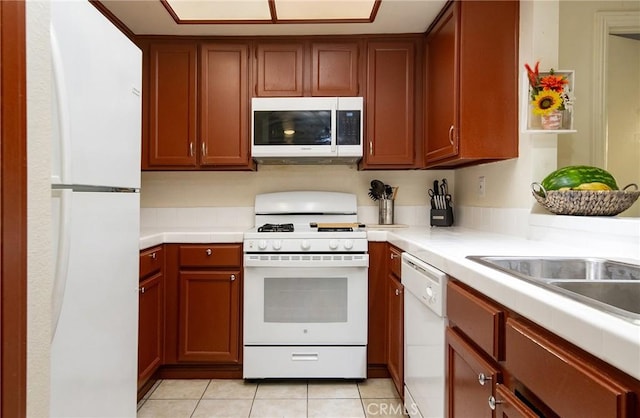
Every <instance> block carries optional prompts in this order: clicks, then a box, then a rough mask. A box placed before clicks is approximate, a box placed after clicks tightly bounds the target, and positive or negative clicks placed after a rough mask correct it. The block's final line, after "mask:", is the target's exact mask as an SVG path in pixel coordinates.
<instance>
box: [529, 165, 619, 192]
mask: <svg viewBox="0 0 640 418" xmlns="http://www.w3.org/2000/svg"><path fill="white" fill-rule="evenodd" d="M541 184H542V187H544V188H545V190H618V185H617V183H616V179H614V178H613V176H612V175H611V174H610V173H609V172H608V171H606V170H603V169H601V168H598V167H591V166H588V165H572V166H568V167H563V168H560V169H558V170H556V171H554V172H553V173H551V174H549V175H548V176H547V177H545V178H544V180H542V183H541Z"/></svg>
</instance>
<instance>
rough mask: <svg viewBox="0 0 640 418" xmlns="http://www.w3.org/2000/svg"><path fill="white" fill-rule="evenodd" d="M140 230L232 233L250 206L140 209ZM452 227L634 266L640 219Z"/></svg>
mask: <svg viewBox="0 0 640 418" xmlns="http://www.w3.org/2000/svg"><path fill="white" fill-rule="evenodd" d="M140 216H141V220H140V226H141V228H142V229H150V228H207V227H209V228H237V229H239V230H245V229H250V228H252V227H253V226H254V212H253V206H239V207H218V206H215V207H195V208H141V210H140ZM454 218H455V221H454V226H458V227H464V228H469V229H475V230H480V231H486V232H492V233H499V234H505V235H511V236H517V237H521V238H527V239H531V240H541V241H542V240H544V241H550V242H555V243H560V244H565V245H573V246H580V247H584V248H585V249H588V250H589V251H591V252H594V251H596V252H598V251H599V252H600V254H601V255H602V256H610V257H612V256H615V257H623V258H633V259H637V260H640V219H638V218H618V217H587V216H559V215H549V214H541V213H531V210H530V209H526V208H488V207H472V206H457V207H455V213H454ZM358 221H360V222H362V223H365V224H368V225H375V224H377V223H378V207H377V206H358ZM394 222H395V223H396V224H403V225H410V226H429V209H428V208H427V207H426V206H422V205H415V206H411V205H399V206H396V207H395V216H394Z"/></svg>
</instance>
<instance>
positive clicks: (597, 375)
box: [505, 318, 635, 418]
mask: <svg viewBox="0 0 640 418" xmlns="http://www.w3.org/2000/svg"><path fill="white" fill-rule="evenodd" d="M563 345H564V344H563V342H562V340H560V339H559V338H557V337H556V338H552V337H551V336H549V335H547V334H546V333H543V332H541V331H540V330H539V329H538V328H537V327H535V326H534V325H531V324H528V323H525V322H524V321H520V320H517V319H512V318H509V319H508V320H507V325H506V363H505V364H506V367H507V369H508V370H509V372H510V373H511V374H512V375H513V376H514V378H515V379H517V380H518V381H520V382H521V383H522V384H523V385H524V386H526V387H527V388H528V389H529V390H530V391H531V392H533V393H534V394H535V395H536V397H537V398H539V399H540V400H541V401H542V402H544V404H545V405H547V406H548V407H549V408H551V409H553V411H554V412H556V413H557V414H558V415H559V416H562V417H620V418H622V417H630V416H632V411H633V410H634V399H633V398H634V394H633V393H632V390H631V389H629V388H627V387H625V386H624V385H623V383H622V382H621V381H618V380H616V379H615V378H614V374H613V373H612V372H611V370H608V371H605V370H602V369H599V368H598V367H597V366H595V365H593V364H592V363H591V362H590V361H589V360H588V359H586V358H582V356H581V355H580V354H579V353H577V352H575V351H573V350H570V349H568V348H567V346H563ZM550 382H553V384H550ZM633 416H635V415H633Z"/></svg>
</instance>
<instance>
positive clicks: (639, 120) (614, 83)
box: [607, 35, 640, 216]
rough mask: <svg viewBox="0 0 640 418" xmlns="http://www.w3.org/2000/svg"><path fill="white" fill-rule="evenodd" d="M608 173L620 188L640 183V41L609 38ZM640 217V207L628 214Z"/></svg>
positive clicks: (634, 206)
mask: <svg viewBox="0 0 640 418" xmlns="http://www.w3.org/2000/svg"><path fill="white" fill-rule="evenodd" d="M608 59H609V71H608V72H607V77H608V80H607V137H608V141H607V142H608V147H607V170H608V171H609V172H610V173H611V174H613V176H614V177H615V178H616V180H617V182H618V186H620V187H625V186H626V185H627V184H629V183H635V184H638V183H640V41H637V40H633V39H628V38H621V37H619V36H614V35H609V57H608ZM625 215H626V216H640V204H634V205H633V206H632V207H631V208H629V209H628V210H627V211H625Z"/></svg>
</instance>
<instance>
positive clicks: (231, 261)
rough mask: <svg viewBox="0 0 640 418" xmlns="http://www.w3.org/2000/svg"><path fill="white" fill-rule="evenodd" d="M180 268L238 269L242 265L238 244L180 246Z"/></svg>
mask: <svg viewBox="0 0 640 418" xmlns="http://www.w3.org/2000/svg"><path fill="white" fill-rule="evenodd" d="M179 257H180V266H181V267H239V266H240V265H241V264H242V251H241V248H240V244H215V245H213V244H212V245H206V244H205V245H181V246H180V250H179Z"/></svg>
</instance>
